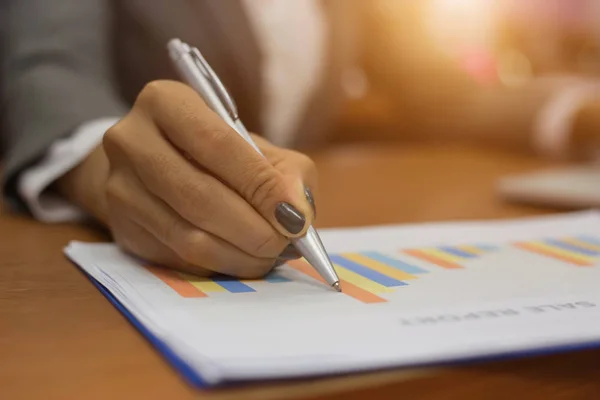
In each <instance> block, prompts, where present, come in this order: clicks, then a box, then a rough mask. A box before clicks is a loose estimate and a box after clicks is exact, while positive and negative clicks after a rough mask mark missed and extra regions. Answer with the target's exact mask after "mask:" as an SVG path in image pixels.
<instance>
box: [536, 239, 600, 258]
mask: <svg viewBox="0 0 600 400" xmlns="http://www.w3.org/2000/svg"><path fill="white" fill-rule="evenodd" d="M544 242H545V243H548V244H550V245H552V246H556V247H560V248H561V249H564V250H567V251H572V252H575V253H579V254H583V255H586V256H597V255H599V254H600V252H598V251H594V250H590V249H584V248H583V247H579V246H577V245H575V244H572V243H567V242H563V241H560V240H553V239H548V240H544Z"/></svg>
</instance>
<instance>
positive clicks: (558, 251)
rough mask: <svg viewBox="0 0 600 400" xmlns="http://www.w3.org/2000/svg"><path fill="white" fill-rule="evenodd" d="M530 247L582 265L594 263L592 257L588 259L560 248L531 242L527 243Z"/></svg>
mask: <svg viewBox="0 0 600 400" xmlns="http://www.w3.org/2000/svg"><path fill="white" fill-rule="evenodd" d="M529 244H530V245H532V246H535V247H538V248H540V249H543V250H546V251H549V252H552V253H555V254H558V255H559V256H563V257H567V258H571V259H573V260H576V261H579V262H582V263H591V264H593V263H594V262H595V259H594V257H588V256H582V255H581V254H579V253H575V252H572V251H568V250H564V249H561V248H560V247H554V246H550V245H547V244H545V243H540V242H531V243H529Z"/></svg>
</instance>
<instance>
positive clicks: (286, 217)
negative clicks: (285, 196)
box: [275, 203, 306, 235]
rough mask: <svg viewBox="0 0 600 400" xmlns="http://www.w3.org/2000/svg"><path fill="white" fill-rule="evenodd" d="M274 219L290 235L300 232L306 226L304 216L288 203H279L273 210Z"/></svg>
mask: <svg viewBox="0 0 600 400" xmlns="http://www.w3.org/2000/svg"><path fill="white" fill-rule="evenodd" d="M275 218H276V219H277V222H279V223H280V224H281V226H283V227H284V228H285V229H286V230H287V231H288V232H289V233H291V234H292V235H296V234H298V233H300V232H302V229H304V225H305V224H306V218H305V217H304V215H302V213H300V211H298V210H297V209H296V208H295V207H294V206H292V205H291V204H289V203H279V205H278V206H277V208H276V209H275Z"/></svg>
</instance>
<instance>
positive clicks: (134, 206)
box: [107, 174, 275, 278]
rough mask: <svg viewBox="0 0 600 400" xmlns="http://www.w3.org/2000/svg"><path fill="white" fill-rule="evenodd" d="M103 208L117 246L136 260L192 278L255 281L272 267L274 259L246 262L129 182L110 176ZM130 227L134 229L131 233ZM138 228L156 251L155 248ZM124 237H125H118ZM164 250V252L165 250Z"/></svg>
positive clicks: (245, 257) (233, 249)
mask: <svg viewBox="0 0 600 400" xmlns="http://www.w3.org/2000/svg"><path fill="white" fill-rule="evenodd" d="M107 202H108V204H109V207H110V209H111V210H112V211H113V212H112V215H111V225H112V226H116V227H118V228H119V229H116V231H118V232H120V235H121V238H120V241H121V242H122V243H123V244H124V246H125V247H126V248H128V249H130V250H132V251H134V252H135V253H136V254H139V255H142V256H144V255H147V256H149V257H150V258H151V259H152V260H154V261H157V262H161V263H170V264H167V265H170V266H172V265H173V263H174V264H175V268H178V269H183V270H186V271H189V272H193V273H196V274H206V271H211V272H213V273H214V272H218V273H222V274H226V275H231V276H236V277H241V278H255V277H259V276H263V275H264V274H266V273H267V272H268V271H269V270H270V269H271V268H272V267H273V265H274V261H275V260H274V258H275V257H273V258H258V257H254V256H251V255H249V254H247V253H245V252H243V251H242V250H240V249H238V248H236V247H235V246H233V245H232V244H230V243H228V242H226V241H224V240H222V239H220V238H218V237H216V236H215V235H213V234H211V233H209V232H206V231H202V230H200V229H198V228H196V227H194V226H193V225H192V224H190V223H189V222H188V221H186V220H184V219H183V218H181V217H180V216H179V215H178V214H177V213H176V212H175V211H174V210H172V209H171V208H169V207H168V206H167V205H166V204H165V203H164V202H162V201H161V200H160V199H158V198H156V197H155V196H154V195H153V194H152V193H149V192H146V191H144V188H143V186H142V184H141V183H140V182H139V181H137V180H136V178H135V177H133V176H124V175H123V174H121V175H113V176H111V178H110V179H109V182H108V183H107ZM132 225H133V227H132ZM135 225H138V226H139V227H140V228H143V230H145V231H146V232H147V233H149V234H150V235H151V236H152V237H153V238H155V239H156V241H158V242H159V243H161V244H162V245H161V246H157V247H156V248H149V247H148V246H152V245H155V243H152V242H151V241H150V240H149V239H148V237H147V235H145V234H144V232H143V231H142V232H140V228H138V229H137V231H135V232H132V230H136V228H135ZM123 232H125V234H123ZM165 246H166V248H167V250H165Z"/></svg>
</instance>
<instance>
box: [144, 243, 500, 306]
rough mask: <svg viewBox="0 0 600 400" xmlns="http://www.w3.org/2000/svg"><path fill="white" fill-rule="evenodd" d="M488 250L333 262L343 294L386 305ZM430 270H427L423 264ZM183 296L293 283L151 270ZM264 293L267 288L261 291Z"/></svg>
mask: <svg viewBox="0 0 600 400" xmlns="http://www.w3.org/2000/svg"><path fill="white" fill-rule="evenodd" d="M497 249H498V248H497V247H494V246H487V245H469V246H467V245H465V246H442V247H430V248H419V249H405V250H400V251H393V252H381V251H364V252H353V253H339V254H331V255H330V258H331V261H332V262H333V264H334V267H335V269H336V271H337V273H338V276H339V278H340V280H341V285H342V288H343V293H344V294H345V295H347V296H350V297H352V298H354V299H356V300H358V301H360V302H362V303H367V304H370V303H384V302H386V301H387V300H386V299H385V297H383V296H382V294H385V293H389V292H393V291H395V290H397V289H399V288H401V287H403V286H407V285H408V284H409V282H410V281H412V280H415V279H418V277H419V276H420V275H422V274H426V273H428V272H430V268H428V267H431V268H442V269H452V270H459V269H463V268H464V267H465V264H467V263H468V262H469V261H472V260H475V259H478V258H480V257H482V256H483V255H485V254H487V253H490V252H492V251H495V250H497ZM425 263H426V264H427V266H428V267H424V266H423V265H424V264H425ZM287 267H289V268H291V269H293V270H295V271H297V272H299V273H301V274H303V275H306V276H308V277H311V278H313V279H315V280H318V281H320V282H323V283H325V282H324V281H323V279H322V278H321V276H320V275H319V274H318V273H317V272H316V271H315V269H314V268H312V267H311V266H310V265H309V264H308V263H307V262H306V261H305V260H304V259H299V260H294V261H289V262H288V263H287ZM147 268H148V270H149V271H150V272H151V273H152V274H154V275H155V276H156V277H157V278H159V279H160V280H162V281H163V282H164V283H165V284H167V285H168V286H169V287H171V289H173V290H174V291H175V292H177V293H178V294H179V295H180V296H182V297H186V298H201V297H208V296H210V294H211V293H217V292H228V293H232V294H236V293H253V292H257V291H258V290H261V289H260V288H258V286H259V285H257V283H269V284H281V283H286V282H291V281H292V279H290V278H288V277H285V276H283V274H282V273H281V272H280V271H277V270H275V271H273V272H272V273H270V274H269V275H267V276H266V277H265V278H264V279H261V280H237V279H235V278H231V277H227V276H214V277H211V278H202V277H197V276H194V275H189V274H184V273H179V272H175V271H170V270H164V269H159V268H155V267H147ZM261 288H262V289H263V290H264V286H261Z"/></svg>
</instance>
